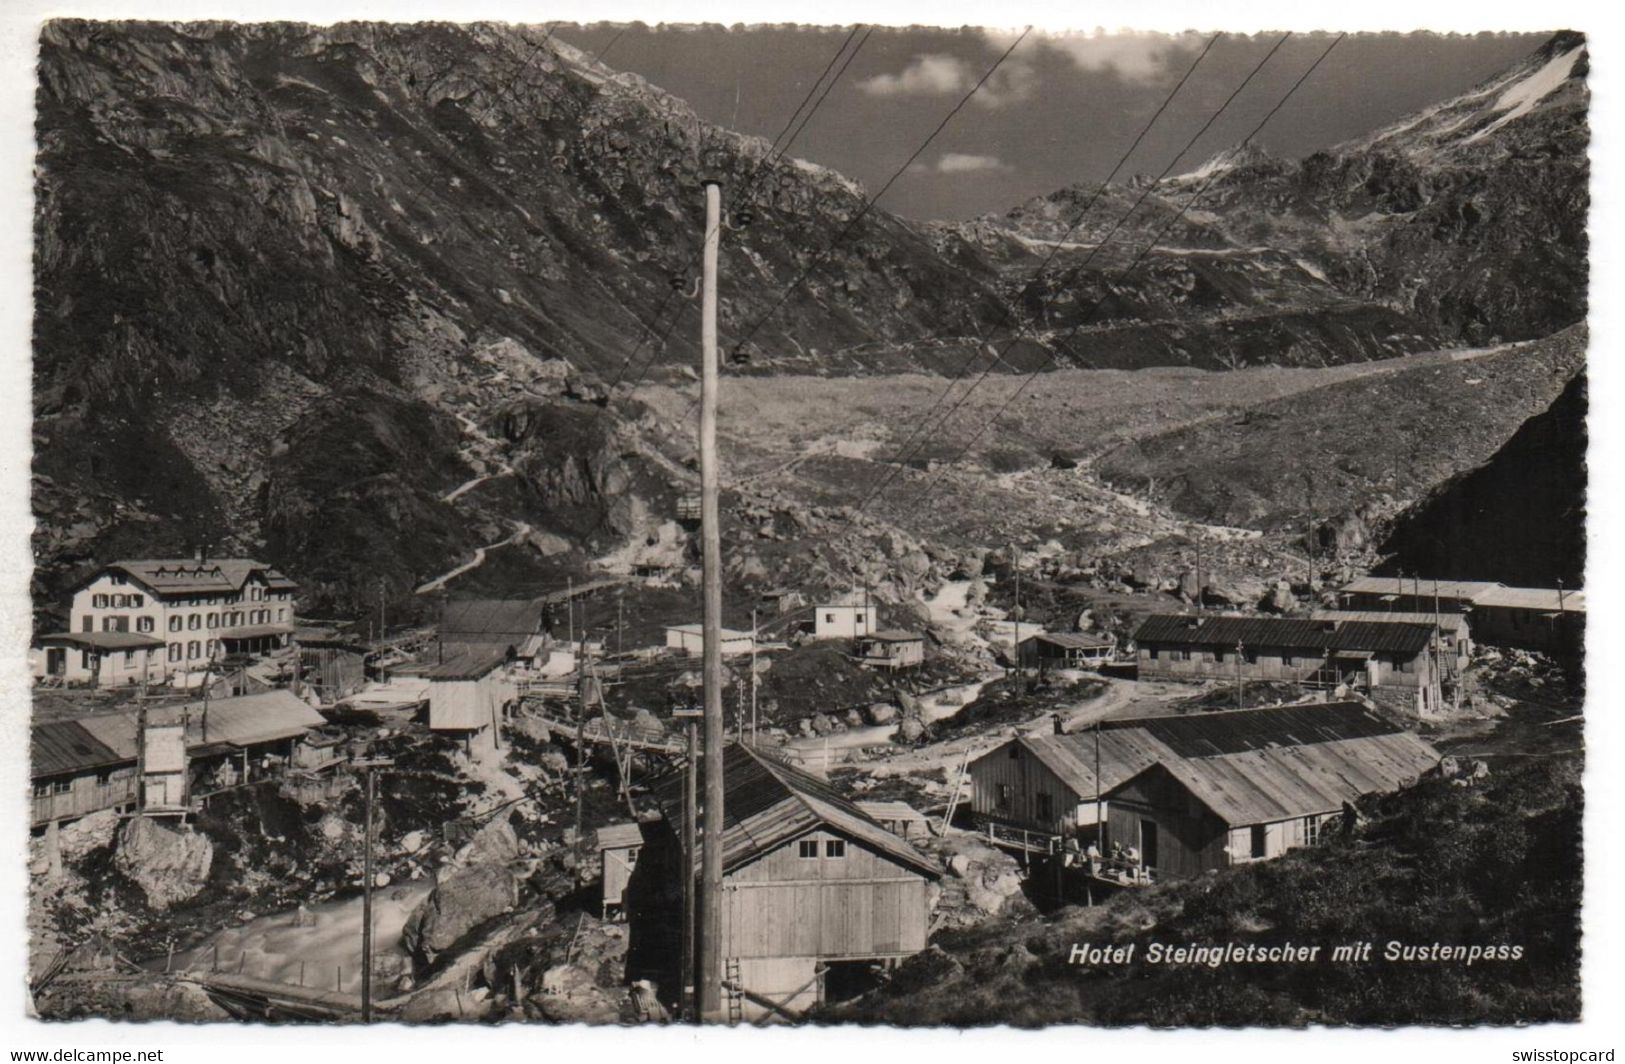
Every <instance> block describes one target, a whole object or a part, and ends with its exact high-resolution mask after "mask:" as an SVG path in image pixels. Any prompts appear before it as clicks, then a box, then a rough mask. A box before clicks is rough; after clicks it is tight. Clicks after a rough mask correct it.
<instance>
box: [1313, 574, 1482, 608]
mask: <svg viewBox="0 0 1625 1064" xmlns="http://www.w3.org/2000/svg"><path fill="white" fill-rule="evenodd" d="M1501 586H1502V585H1501V584H1499V583H1497V582H1496V581H1494V580H1440V581H1439V582H1438V584H1437V585H1435V584H1434V582H1433V581H1432V580H1430V579H1428V578H1426V577H1423V578H1422V580H1421V581H1420V583H1419V582H1418V581H1417V580H1416V579H1414V578H1412V577H1408V576H1407V577H1398V576H1362V577H1360V578H1359V579H1358V580H1350V581H1349V582H1348V583H1346V584H1344V585H1343V586H1342V587H1341V588H1340V589H1339V590H1341V591H1349V592H1353V593H1356V594H1366V595H1409V596H1414V595H1416V594H1418V588H1419V587H1420V594H1421V595H1423V596H1424V597H1428V598H1431V597H1432V596H1433V595H1434V593H1435V591H1434V589H1435V587H1437V589H1438V591H1437V593H1438V596H1439V597H1440V598H1443V599H1465V600H1467V601H1469V602H1473V601H1477V599H1478V596H1480V595H1482V594H1484V593H1485V592H1486V591H1492V590H1494V589H1495V588H1498V587H1501Z"/></svg>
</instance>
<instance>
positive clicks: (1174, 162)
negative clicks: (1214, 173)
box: [858, 33, 1292, 511]
mask: <svg viewBox="0 0 1625 1064" xmlns="http://www.w3.org/2000/svg"><path fill="white" fill-rule="evenodd" d="M1291 36H1292V34H1291V33H1287V34H1285V35H1283V36H1282V37H1281V39H1280V40H1278V41H1276V42H1275V46H1274V47H1273V48H1271V49H1270V50H1269V52H1268V53H1266V54H1265V56H1264V58H1263V59H1261V60H1259V62H1258V63H1257V65H1255V66H1254V67H1253V68H1252V70H1251V71H1249V72H1248V74H1247V76H1246V77H1245V78H1243V79H1242V81H1241V83H1240V84H1239V85H1237V86H1236V88H1235V89H1234V90H1233V91H1232V92H1231V93H1230V95H1229V96H1228V97H1226V98H1225V101H1224V103H1222V104H1220V105H1219V108H1218V110H1216V111H1214V112H1213V114H1212V115H1211V116H1209V118H1208V120H1207V121H1206V122H1204V123H1202V127H1201V128H1200V129H1198V130H1197V131H1196V133H1195V134H1194V135H1193V136H1192V137H1191V138H1190V139H1189V140H1187V141H1186V142H1185V146H1184V147H1183V148H1181V149H1180V150H1179V153H1178V154H1177V155H1175V156H1174V157H1173V158H1172V159H1171V160H1169V162H1168V165H1167V166H1165V167H1163V168H1162V172H1161V173H1159V174H1158V175H1157V176H1156V178H1155V179H1154V180H1152V181H1151V182H1148V183H1147V184H1146V186H1145V188H1144V189H1143V190H1142V191H1141V192H1140V195H1139V196H1138V197H1137V198H1136V199H1135V200H1134V202H1133V203H1132V204H1131V205H1130V206H1129V209H1128V210H1127V211H1126V212H1124V214H1123V216H1122V217H1121V218H1119V219H1118V220H1117V222H1116V223H1114V224H1113V225H1112V227H1111V229H1110V230H1108V231H1107V233H1106V235H1105V236H1104V237H1102V238H1101V239H1100V240H1099V241H1098V242H1096V244H1095V246H1094V247H1092V248H1090V249H1089V254H1088V255H1086V256H1084V258H1083V261H1081V262H1079V263H1078V264H1077V265H1075V266H1073V267H1072V268H1071V269H1070V270H1068V271H1067V272H1066V273H1065V274H1064V275H1063V276H1062V277H1061V280H1060V281H1059V283H1058V284H1057V285H1056V286H1055V287H1056V290H1057V291H1060V290H1064V289H1065V288H1066V287H1067V286H1068V285H1070V284H1071V283H1072V282H1073V280H1075V279H1076V278H1077V277H1078V275H1079V274H1081V273H1082V272H1083V270H1084V269H1085V268H1086V267H1088V265H1089V264H1090V263H1091V262H1093V261H1094V259H1095V256H1096V255H1097V254H1099V252H1100V250H1101V249H1102V248H1104V247H1105V246H1106V245H1107V244H1108V243H1110V242H1111V239H1112V238H1113V237H1114V236H1116V235H1117V234H1118V232H1119V231H1120V230H1121V229H1122V228H1123V227H1124V226H1125V225H1127V224H1128V220H1129V219H1130V218H1132V217H1133V216H1134V212H1135V211H1137V210H1139V209H1140V206H1141V205H1142V204H1143V203H1145V201H1146V200H1147V199H1148V198H1149V197H1150V195H1151V192H1152V190H1153V189H1154V188H1155V187H1156V184H1157V182H1159V181H1161V180H1162V179H1163V178H1165V177H1167V176H1168V175H1169V174H1170V173H1172V172H1173V170H1174V168H1175V167H1176V166H1178V165H1179V161H1180V160H1181V159H1183V158H1184V157H1185V155H1186V154H1187V153H1188V152H1189V151H1190V150H1191V149H1192V148H1193V147H1195V146H1196V142H1197V141H1199V140H1201V139H1202V137H1203V136H1204V135H1205V134H1206V133H1207V131H1208V130H1209V129H1211V128H1212V127H1213V124H1214V123H1215V122H1217V121H1218V120H1219V117H1220V116H1221V115H1223V114H1224V112H1225V111H1226V110H1228V109H1229V107H1230V105H1231V104H1232V103H1234V102H1235V100H1236V98H1237V97H1238V96H1240V95H1241V92H1242V90H1244V89H1245V88H1246V87H1247V86H1248V85H1249V84H1251V83H1252V80H1253V78H1255V77H1256V76H1257V75H1258V72H1259V71H1260V70H1262V69H1263V68H1264V65H1265V64H1266V63H1268V62H1269V61H1270V60H1271V59H1272V58H1274V56H1275V53H1276V52H1278V51H1280V49H1281V46H1282V45H1284V44H1286V42H1287V40H1288V39H1289V38H1290V37H1291ZM1159 237H1160V234H1159ZM1104 301H1105V295H1104V294H1103V295H1102V296H1101V297H1100V298H1099V299H1098V300H1096V302H1095V305H1094V306H1093V307H1091V308H1090V311H1089V316H1091V317H1092V316H1093V314H1094V312H1095V310H1098V309H1099V307H1100V306H1101V304H1102V303H1104ZM1086 320H1087V319H1086ZM1076 331H1077V330H1076V329H1074V330H1073V332H1074V333H1076ZM1019 339H1020V337H1019V336H1012V337H1011V338H1010V339H1009V340H1007V341H1006V342H1005V347H1004V351H1003V352H1001V358H1002V356H1003V354H1006V353H1008V352H1009V350H1010V348H1011V347H1013V346H1015V344H1016V342H1017V341H1018V340H1019ZM1056 353H1057V352H1055V351H1051V353H1050V357H1049V359H1047V360H1046V361H1045V363H1044V366H1047V365H1049V363H1050V362H1053V361H1054V359H1055V355H1056ZM995 364H996V363H990V364H989V365H988V366H987V367H986V368H985V369H983V371H982V374H981V376H979V377H977V378H976V381H975V382H974V383H973V384H972V385H971V386H970V387H969V388H967V389H965V392H964V394H962V395H961V396H960V397H959V399H958V400H957V401H956V402H955V403H954V405H953V406H951V407H950V408H949V409H948V412H947V413H945V414H943V415H942V417H941V418H940V419H939V420H938V421H937V423H936V427H937V428H939V429H940V428H942V427H943V426H945V425H946V424H947V423H948V420H949V419H950V418H952V417H953V416H954V415H955V414H956V413H958V412H959V410H960V408H961V407H963V406H964V405H965V403H966V402H968V401H969V400H970V397H971V394H972V393H973V392H975V391H976V389H977V388H979V387H981V386H982V384H983V383H984V382H986V381H987V379H988V377H989V376H991V375H992V373H993V368H994V365H995ZM1040 368H1042V367H1040ZM950 390H951V389H950ZM927 424H929V422H927ZM916 435H917V436H920V442H919V443H918V444H917V445H916V447H915V449H914V450H913V451H912V452H910V453H908V454H906V455H904V456H903V457H901V458H899V459H898V460H897V461H896V462H895V463H894V465H893V468H892V470H891V472H890V473H889V474H888V475H887V477H886V478H885V479H884V480H883V481H882V482H881V486H882V487H884V486H885V485H886V484H889V483H890V482H891V481H892V479H894V478H895V477H896V476H897V475H898V474H899V473H900V472H901V471H902V468H903V466H904V464H906V463H907V462H908V461H910V460H912V459H913V458H914V457H916V456H917V455H918V454H919V452H920V451H921V450H923V449H924V447H925V443H926V440H927V439H928V438H929V437H926V436H923V435H920V433H916ZM875 494H877V493H876V492H871V493H870V495H869V496H868V497H865V498H864V499H863V500H862V501H861V502H860V503H859V506H858V509H859V510H860V511H861V510H862V509H863V508H864V507H865V506H867V505H868V504H869V502H871V501H872V499H873V497H874V495H875Z"/></svg>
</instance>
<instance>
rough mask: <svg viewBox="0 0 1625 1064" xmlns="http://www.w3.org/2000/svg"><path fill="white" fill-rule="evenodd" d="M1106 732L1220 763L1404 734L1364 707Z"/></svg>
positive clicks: (1114, 724) (1153, 720)
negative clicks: (1145, 738)
mask: <svg viewBox="0 0 1625 1064" xmlns="http://www.w3.org/2000/svg"><path fill="white" fill-rule="evenodd" d="M1101 726H1102V728H1103V729H1104V730H1105V731H1106V733H1107V734H1110V733H1111V732H1113V731H1115V730H1118V729H1125V730H1134V731H1143V732H1146V733H1147V734H1149V735H1151V736H1153V737H1154V738H1155V739H1157V741H1159V742H1160V743H1162V744H1163V746H1165V747H1166V748H1167V749H1168V750H1169V751H1171V752H1172V753H1173V754H1174V755H1175V756H1176V757H1215V756H1219V755H1223V754H1237V753H1242V752H1244V751H1248V750H1266V749H1269V748H1271V747H1280V746H1302V745H1307V744H1312V743H1328V742H1337V741H1339V740H1343V739H1364V738H1369V737H1371V736H1375V735H1388V734H1392V733H1395V732H1398V731H1400V730H1401V729H1400V728H1398V727H1397V726H1396V725H1394V724H1390V723H1389V722H1388V721H1386V720H1384V719H1383V718H1382V717H1380V716H1378V715H1377V714H1376V713H1375V712H1373V711H1372V710H1370V709H1368V708H1366V707H1365V706H1364V705H1362V704H1360V703H1359V702H1306V703H1301V704H1299V705H1294V706H1271V707H1269V708H1265V709H1227V710H1221V711H1219V712H1215V713H1185V714H1180V715H1179V716H1168V717H1143V718H1139V719H1135V720H1109V721H1105V722H1103V724H1102V725H1101ZM1079 734H1080V735H1081V734H1082V733H1079Z"/></svg>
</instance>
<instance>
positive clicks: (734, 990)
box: [723, 957, 745, 1027]
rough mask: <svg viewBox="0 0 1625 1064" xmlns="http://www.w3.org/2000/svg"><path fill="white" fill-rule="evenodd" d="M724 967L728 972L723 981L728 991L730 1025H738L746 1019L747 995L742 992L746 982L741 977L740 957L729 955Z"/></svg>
mask: <svg viewBox="0 0 1625 1064" xmlns="http://www.w3.org/2000/svg"><path fill="white" fill-rule="evenodd" d="M723 968H724V971H725V972H726V978H725V979H724V980H723V982H724V984H725V989H726V990H727V991H728V1026H729V1027H737V1026H738V1025H739V1024H740V1023H742V1022H744V1019H745V995H744V994H743V993H741V991H743V990H744V988H745V984H744V983H743V982H741V981H740V978H739V958H738V957H729V958H728V959H727V960H726V961H725V962H724V964H723Z"/></svg>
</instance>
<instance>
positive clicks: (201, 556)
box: [192, 543, 209, 566]
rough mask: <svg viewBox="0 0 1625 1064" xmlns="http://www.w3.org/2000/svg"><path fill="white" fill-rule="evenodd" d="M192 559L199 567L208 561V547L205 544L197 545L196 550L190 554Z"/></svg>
mask: <svg viewBox="0 0 1625 1064" xmlns="http://www.w3.org/2000/svg"><path fill="white" fill-rule="evenodd" d="M192 557H193V559H194V560H195V561H196V562H197V563H198V565H200V566H201V565H202V564H203V563H204V562H206V561H208V560H209V547H208V545H207V544H205V543H199V544H198V545H197V550H195V551H193V552H192Z"/></svg>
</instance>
